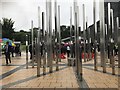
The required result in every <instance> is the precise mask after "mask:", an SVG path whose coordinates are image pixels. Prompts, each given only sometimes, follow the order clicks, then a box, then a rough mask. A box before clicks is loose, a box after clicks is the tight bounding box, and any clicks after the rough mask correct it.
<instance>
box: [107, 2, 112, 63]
mask: <svg viewBox="0 0 120 90" xmlns="http://www.w3.org/2000/svg"><path fill="white" fill-rule="evenodd" d="M110 7H111V5H110V3H108V31H107V43H108V47H107V48H108V50H107V52H108V58H110V52H111V50H110V34H111V22H110V21H111V18H110ZM110 62H111V61H110Z"/></svg>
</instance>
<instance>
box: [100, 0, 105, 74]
mask: <svg viewBox="0 0 120 90" xmlns="http://www.w3.org/2000/svg"><path fill="white" fill-rule="evenodd" d="M99 9H100V42H101V52H100V53H101V61H102V65H103V72H104V73H106V60H105V21H104V20H105V19H104V0H101V1H100V4H99Z"/></svg>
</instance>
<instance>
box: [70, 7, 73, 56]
mask: <svg viewBox="0 0 120 90" xmlns="http://www.w3.org/2000/svg"><path fill="white" fill-rule="evenodd" d="M72 41H73V40H72V7H70V43H71V45H70V54H71V58H72V52H73V51H72V43H73V42H72Z"/></svg>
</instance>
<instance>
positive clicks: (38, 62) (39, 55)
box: [37, 7, 41, 77]
mask: <svg viewBox="0 0 120 90" xmlns="http://www.w3.org/2000/svg"><path fill="white" fill-rule="evenodd" d="M40 35H41V30H40V7H38V36H37V76H38V77H39V76H40V65H41V54H40V50H41V47H40V37H41V36H40Z"/></svg>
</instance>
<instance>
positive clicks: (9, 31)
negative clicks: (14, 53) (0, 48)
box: [2, 18, 14, 39]
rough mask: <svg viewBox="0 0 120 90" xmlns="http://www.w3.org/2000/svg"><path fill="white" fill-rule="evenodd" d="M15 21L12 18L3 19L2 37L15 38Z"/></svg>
mask: <svg viewBox="0 0 120 90" xmlns="http://www.w3.org/2000/svg"><path fill="white" fill-rule="evenodd" d="M13 25H14V21H13V20H12V19H11V18H10V19H8V18H3V21H2V37H3V38H9V39H12V38H13V33H14V28H13Z"/></svg>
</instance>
